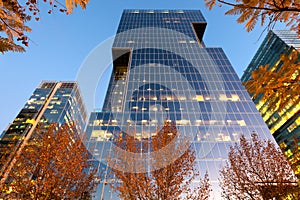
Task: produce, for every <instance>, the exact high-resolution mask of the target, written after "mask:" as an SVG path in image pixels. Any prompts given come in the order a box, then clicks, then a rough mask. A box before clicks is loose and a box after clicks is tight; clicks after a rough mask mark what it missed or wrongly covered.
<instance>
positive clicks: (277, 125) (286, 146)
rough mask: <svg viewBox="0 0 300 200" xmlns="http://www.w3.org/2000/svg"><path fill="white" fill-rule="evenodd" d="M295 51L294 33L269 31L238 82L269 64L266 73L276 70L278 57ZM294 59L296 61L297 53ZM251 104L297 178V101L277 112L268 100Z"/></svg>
mask: <svg viewBox="0 0 300 200" xmlns="http://www.w3.org/2000/svg"><path fill="white" fill-rule="evenodd" d="M299 48H300V39H299V37H298V34H297V33H296V32H295V31H290V30H274V31H270V32H269V33H268V35H267V36H266V38H265V39H264V41H263V43H262V44H261V45H260V47H259V49H258V50H257V52H256V54H255V56H254V57H253V59H252V61H251V62H250V64H249V66H248V67H247V69H246V70H245V72H244V74H243V76H242V81H243V82H245V81H247V80H249V79H250V78H251V73H252V71H253V70H256V69H258V68H259V66H261V65H266V64H269V65H270V67H269V69H271V68H275V69H279V68H280V66H281V64H282V63H281V62H280V55H281V54H290V53H291V52H292V51H298V52H299ZM298 55H299V58H300V54H299V53H298ZM295 74H299V70H298V72H297V70H296V69H295ZM271 98H273V97H271ZM253 101H254V103H255V105H256V107H257V109H258V110H259V112H260V114H261V115H262V117H263V119H264V121H265V122H266V123H267V125H268V127H269V129H270V131H271V133H272V134H273V136H274V138H275V140H276V141H277V143H278V144H279V146H280V147H281V149H282V150H283V152H284V153H285V155H286V156H287V158H288V159H289V161H290V163H291V164H292V165H293V166H294V167H293V168H294V169H295V174H296V175H297V176H298V177H300V150H299V148H298V146H300V101H299V100H298V101H296V102H290V103H289V104H288V105H287V106H286V107H285V108H284V109H283V110H282V111H280V112H278V111H274V110H271V109H270V107H269V105H268V100H262V96H258V97H257V98H255V99H253Z"/></svg>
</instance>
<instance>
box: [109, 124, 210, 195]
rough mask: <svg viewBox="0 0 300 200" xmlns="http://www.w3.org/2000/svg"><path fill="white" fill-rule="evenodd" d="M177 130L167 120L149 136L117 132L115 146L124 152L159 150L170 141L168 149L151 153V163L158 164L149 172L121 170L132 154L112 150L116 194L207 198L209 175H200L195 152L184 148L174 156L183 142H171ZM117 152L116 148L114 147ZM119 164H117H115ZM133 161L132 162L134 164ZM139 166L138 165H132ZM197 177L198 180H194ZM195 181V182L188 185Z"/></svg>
mask: <svg viewBox="0 0 300 200" xmlns="http://www.w3.org/2000/svg"><path fill="white" fill-rule="evenodd" d="M178 134H179V133H178V131H177V129H176V126H175V125H174V124H173V123H169V122H166V123H165V124H164V126H163V127H162V129H161V130H160V131H158V132H157V134H156V135H155V136H153V137H151V139H149V138H148V139H141V138H135V137H133V136H131V135H129V134H125V135H123V134H120V137H119V138H117V139H116V146H117V147H121V148H123V149H124V150H126V151H127V152H132V153H137V152H141V151H142V152H144V153H146V152H148V151H149V149H151V150H152V151H159V150H160V149H163V148H165V147H166V146H167V145H171V149H170V151H168V153H162V154H159V155H157V156H153V158H152V159H151V165H155V166H160V165H161V163H166V161H167V163H168V164H167V165H166V166H163V165H162V166H161V167H160V168H156V169H154V170H150V171H149V172H136V173H135V172H128V171H125V170H120V169H121V168H122V167H120V165H122V166H127V167H128V165H131V163H134V160H132V159H134V158H132V157H130V158H124V156H123V155H122V154H117V153H114V155H113V159H112V158H110V159H109V166H110V167H111V168H112V174H113V179H114V181H113V182H112V183H111V186H112V188H113V189H114V190H115V191H118V192H119V196H120V198H122V199H125V200H159V199H164V200H168V199H169V200H176V199H178V200H179V199H189V200H208V198H209V193H210V191H211V189H210V183H209V179H208V175H207V174H205V176H204V178H203V179H201V178H200V175H199V174H198V173H197V170H196V168H195V160H196V157H195V152H194V150H192V149H191V148H187V149H186V150H185V151H184V153H183V154H182V155H181V156H180V157H178V158H177V155H176V151H178V150H179V151H180V150H181V149H178V148H184V146H185V145H186V144H183V143H182V144H183V145H182V144H177V145H172V144H171V141H172V140H173V139H174V138H175V137H176V136H178ZM141 147H142V148H141ZM113 152H114V150H113ZM115 152H116V151H115ZM116 165H118V166H116ZM133 165H134V164H133ZM132 167H133V168H132V169H133V170H134V167H139V166H138V165H134V166H132ZM195 180H196V181H198V182H197V184H195V183H193V181H195ZM191 184H194V185H191Z"/></svg>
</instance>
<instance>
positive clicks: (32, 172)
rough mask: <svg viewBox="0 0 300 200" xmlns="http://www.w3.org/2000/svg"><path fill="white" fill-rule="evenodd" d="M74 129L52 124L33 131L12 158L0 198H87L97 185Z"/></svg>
mask: <svg viewBox="0 0 300 200" xmlns="http://www.w3.org/2000/svg"><path fill="white" fill-rule="evenodd" d="M74 130H75V126H74V125H72V126H70V125H67V124H64V125H62V126H61V127H58V126H57V124H55V123H53V124H51V125H50V127H49V128H48V129H47V130H45V129H44V128H36V130H35V132H34V134H33V137H32V138H31V139H30V141H29V142H28V144H27V145H26V146H25V147H24V148H23V150H22V153H21V154H20V155H19V156H18V157H17V158H16V163H15V164H14V166H13V168H12V170H11V171H10V173H9V176H8V178H7V179H6V182H5V183H4V184H3V185H2V186H1V190H0V191H1V194H0V197H1V198H4V199H24V200H25V199H57V200H58V199H90V198H91V194H92V192H93V191H94V190H95V187H96V185H97V183H98V181H97V180H98V177H97V175H96V171H95V170H90V171H89V168H90V167H91V164H92V163H91V162H90V161H89V158H90V154H89V152H88V150H87V149H86V147H85V146H84V144H83V142H82V140H81V137H79V135H78V134H77V133H76V132H75V131H74Z"/></svg>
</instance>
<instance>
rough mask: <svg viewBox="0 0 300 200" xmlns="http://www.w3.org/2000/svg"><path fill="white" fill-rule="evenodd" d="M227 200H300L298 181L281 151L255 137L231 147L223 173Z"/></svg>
mask: <svg viewBox="0 0 300 200" xmlns="http://www.w3.org/2000/svg"><path fill="white" fill-rule="evenodd" d="M220 177H221V179H220V186H221V188H222V196H223V197H224V198H225V199H253V200H258V199H263V200H267V199H276V200H278V199H284V198H287V197H290V198H292V199H299V197H300V196H299V194H297V193H296V191H297V179H296V177H295V176H294V174H293V173H292V170H291V167H290V165H289V164H288V162H287V161H286V158H285V156H284V155H283V154H282V152H281V150H280V149H279V148H277V147H276V146H275V145H274V143H273V142H272V141H270V140H260V139H259V138H258V136H257V135H256V134H252V135H251V138H250V139H249V140H248V139H246V137H245V136H241V138H240V142H239V143H237V144H235V145H234V146H231V147H230V151H229V153H228V162H227V163H226V165H225V166H224V167H223V168H222V169H221V170H220Z"/></svg>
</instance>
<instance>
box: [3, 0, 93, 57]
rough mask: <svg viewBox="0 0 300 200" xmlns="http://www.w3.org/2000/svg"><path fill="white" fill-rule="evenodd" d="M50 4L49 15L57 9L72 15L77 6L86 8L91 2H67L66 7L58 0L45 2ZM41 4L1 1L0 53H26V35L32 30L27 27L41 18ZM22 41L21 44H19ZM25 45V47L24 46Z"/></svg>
mask: <svg viewBox="0 0 300 200" xmlns="http://www.w3.org/2000/svg"><path fill="white" fill-rule="evenodd" d="M43 1H44V3H47V4H49V10H48V13H49V14H50V13H52V12H53V11H54V10H55V9H57V10H59V11H60V12H63V13H66V14H70V13H72V10H73V8H74V7H76V6H77V5H80V6H81V8H83V9H84V8H85V7H86V4H87V3H88V2H89V0H65V5H64V4H62V3H60V2H59V1H57V0H43ZM39 13H40V9H39V2H38V1H37V0H26V1H20V0H9V1H6V0H0V34H1V35H0V52H1V53H4V52H7V51H14V52H24V51H25V49H24V46H28V41H29V39H28V37H27V36H26V33H28V32H30V31H31V29H30V28H29V27H28V26H27V25H26V24H27V22H28V21H30V20H31V19H34V20H36V21H38V20H39V19H40V18H39ZM16 40H17V41H20V42H21V44H17V43H16ZM22 45H24V46H22Z"/></svg>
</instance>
